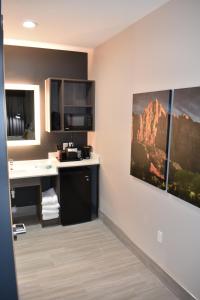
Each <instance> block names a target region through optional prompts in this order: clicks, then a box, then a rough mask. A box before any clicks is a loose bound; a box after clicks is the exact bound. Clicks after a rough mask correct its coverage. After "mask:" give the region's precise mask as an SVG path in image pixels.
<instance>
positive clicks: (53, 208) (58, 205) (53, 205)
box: [42, 203, 60, 210]
mask: <svg viewBox="0 0 200 300" xmlns="http://www.w3.org/2000/svg"><path fill="white" fill-rule="evenodd" d="M59 207H60V204H59V203H56V204H43V205H42V208H43V209H46V210H55V209H57V208H59Z"/></svg>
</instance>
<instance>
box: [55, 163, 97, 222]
mask: <svg viewBox="0 0 200 300" xmlns="http://www.w3.org/2000/svg"><path fill="white" fill-rule="evenodd" d="M91 210H92V205H91V172H90V169H89V168H87V167H74V168H63V169H61V170H60V217H61V224H62V225H72V224H78V223H83V222H87V221H90V220H91V217H92V212H91Z"/></svg>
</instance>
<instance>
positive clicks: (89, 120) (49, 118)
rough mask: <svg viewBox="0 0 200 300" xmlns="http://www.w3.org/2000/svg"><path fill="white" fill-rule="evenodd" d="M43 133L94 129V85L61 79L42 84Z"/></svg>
mask: <svg viewBox="0 0 200 300" xmlns="http://www.w3.org/2000/svg"><path fill="white" fill-rule="evenodd" d="M45 105H46V108H45V113H46V131H48V132H63V131H92V130H94V115H95V114H94V112H95V82H94V81H92V80H77V79H64V78H48V79H47V80H46V81H45Z"/></svg>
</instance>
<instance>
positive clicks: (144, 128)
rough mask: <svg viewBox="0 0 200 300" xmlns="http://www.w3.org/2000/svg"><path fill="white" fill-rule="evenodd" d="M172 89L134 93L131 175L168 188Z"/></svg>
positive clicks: (162, 187)
mask: <svg viewBox="0 0 200 300" xmlns="http://www.w3.org/2000/svg"><path fill="white" fill-rule="evenodd" d="M170 107H171V91H170V90H166V91H158V92H149V93H140V94H134V95H133V111H132V141H131V175H133V176H135V177H137V178H139V179H141V180H144V181H146V182H148V183H150V184H153V185H155V186H157V187H159V188H161V189H166V174H167V153H168V133H169V113H170Z"/></svg>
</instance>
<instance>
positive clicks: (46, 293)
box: [14, 220, 177, 300]
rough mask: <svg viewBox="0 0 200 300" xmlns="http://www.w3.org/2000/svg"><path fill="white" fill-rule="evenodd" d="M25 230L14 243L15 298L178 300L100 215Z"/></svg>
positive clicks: (43, 299) (24, 299)
mask: <svg viewBox="0 0 200 300" xmlns="http://www.w3.org/2000/svg"><path fill="white" fill-rule="evenodd" d="M27 231H28V232H27V233H26V234H24V235H21V236H18V240H17V241H16V242H15V243H14V248H15V258H16V267H17V277H18V290H19V299H20V300H177V298H176V297H175V296H174V295H173V294H172V293H171V291H169V290H168V289H167V288H166V287H165V286H164V285H163V283H161V282H160V281H159V279H158V278H157V277H156V276H155V275H154V274H152V273H151V271H150V270H148V269H147V268H146V267H145V266H144V265H143V264H142V263H141V262H140V261H139V260H138V258H137V257H136V256H135V255H134V254H133V253H132V252H131V251H130V250H129V249H127V248H126V247H125V246H124V245H123V244H122V243H121V242H120V241H119V240H118V239H117V238H116V237H115V236H114V235H113V234H112V233H111V232H110V230H109V229H108V228H107V227H106V226H105V225H104V224H103V223H102V222H101V221H100V220H96V221H92V222H89V223H84V224H80V225H74V226H65V227H63V226H55V227H48V228H41V227H40V226H39V225H33V226H29V227H27Z"/></svg>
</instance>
